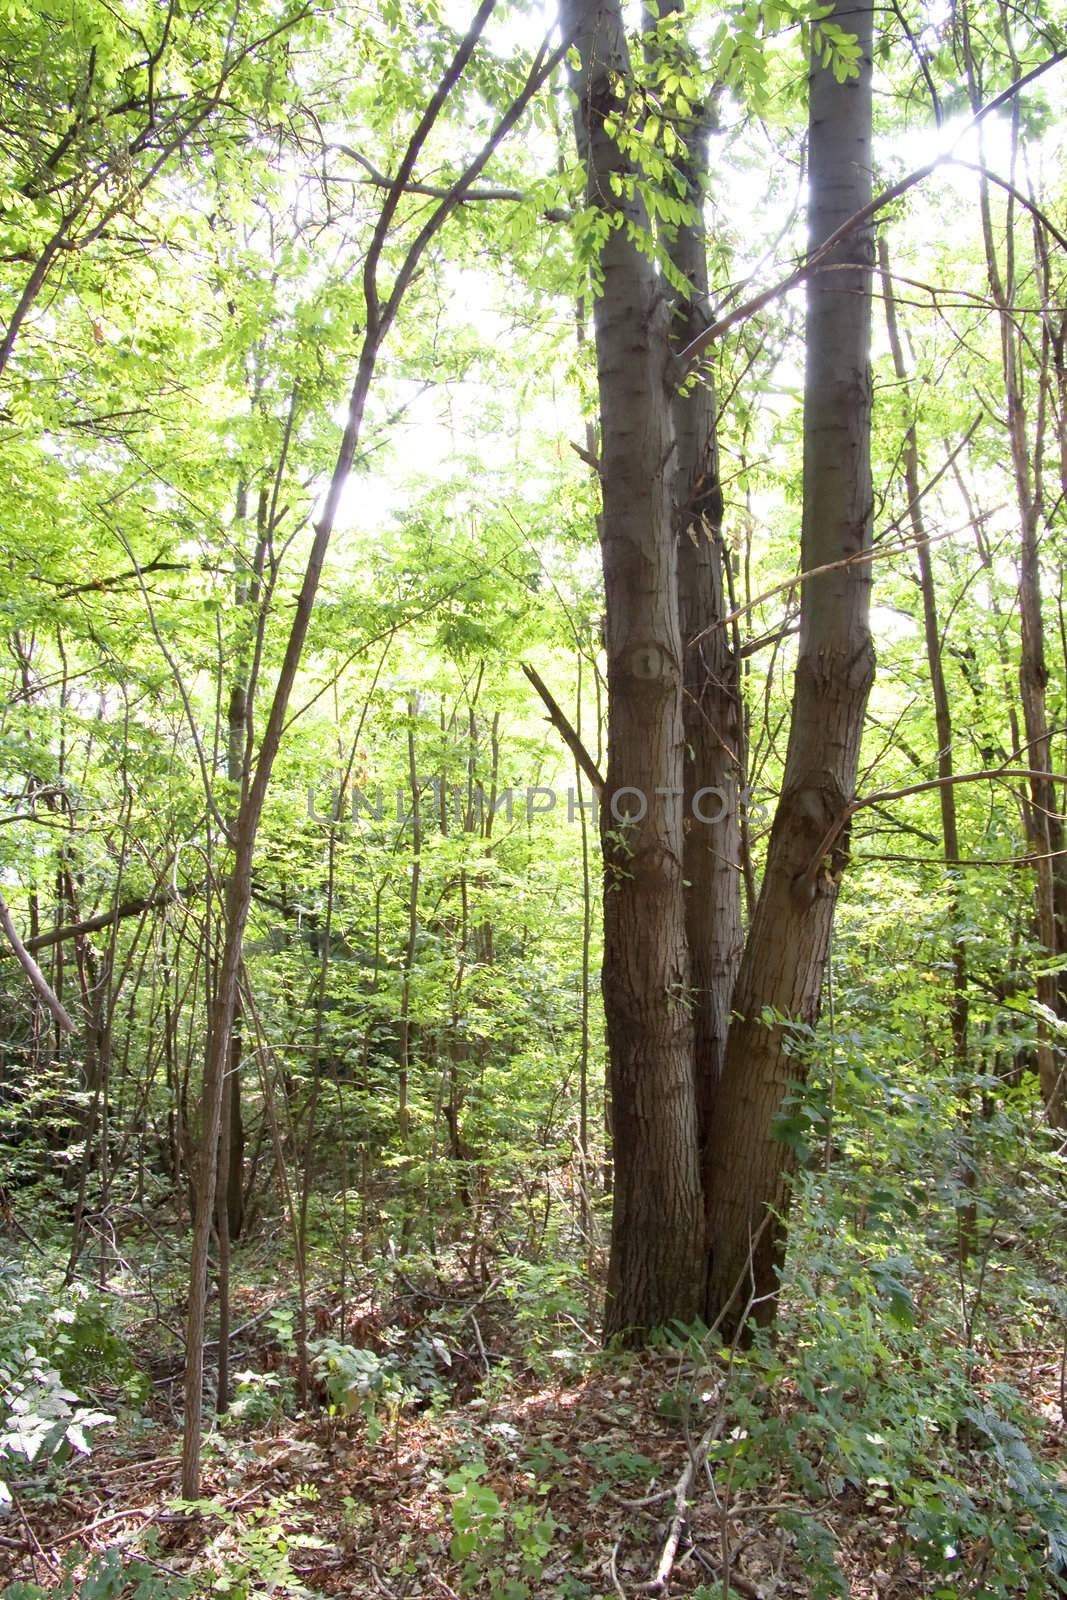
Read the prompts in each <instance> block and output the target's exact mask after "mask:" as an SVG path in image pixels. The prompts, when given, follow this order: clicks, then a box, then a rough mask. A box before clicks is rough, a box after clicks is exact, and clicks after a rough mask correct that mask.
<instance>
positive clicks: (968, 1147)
mask: <svg viewBox="0 0 1067 1600" xmlns="http://www.w3.org/2000/svg"><path fill="white" fill-rule="evenodd" d="M878 266H879V272H880V276H881V280H882V293H883V296H884V299H885V320H886V331H887V332H888V334H889V347H890V350H891V352H892V356H893V370H894V373H895V374H896V378H897V381H898V383H900V384H901V385H902V388H903V392H904V395H905V399H906V401H907V403H908V404H909V405H910V395H909V393H908V369H907V365H906V363H905V360H904V346H903V344H902V342H901V337H900V328H899V324H898V320H897V304H896V298H895V296H894V293H893V277H892V273H891V272H890V270H889V247H888V245H887V244H886V241H885V237H884V235H883V237H882V238H880V239H879V241H878ZM904 488H905V491H906V493H907V496H908V520H909V522H910V523H911V531H912V533H913V535H914V537H915V556H916V560H917V562H918V566H919V590H920V593H921V595H922V604H923V634H924V637H925V641H926V663H927V667H928V669H929V673H930V690H931V693H932V695H933V701H934V727H935V730H936V733H937V775H938V777H939V778H941V779H942V780H943V782H942V784H941V787H940V788H939V789H938V791H937V796H938V801H939V802H940V806H941V840H942V847H943V850H944V857H945V866H946V867H947V868H948V879H949V913H950V915H951V918H952V926H953V933H952V1000H951V1004H950V1008H949V1018H950V1024H951V1029H952V1055H953V1062H954V1066H955V1071H956V1080H957V1091H956V1092H957V1094H958V1095H959V1096H960V1119H961V1124H962V1127H961V1133H962V1139H963V1144H964V1147H965V1148H964V1173H963V1181H964V1185H965V1187H967V1188H968V1189H972V1190H973V1188H974V1186H975V1183H976V1180H977V1172H976V1170H975V1165H974V1156H973V1148H972V1146H973V1140H972V1136H971V1130H972V1125H973V1104H972V1102H973V1093H972V1085H971V1082H970V1076H971V1067H970V1053H969V1049H968V1019H969V1010H970V1007H969V1004H968V994H967V946H966V944H965V943H964V940H963V937H962V934H961V931H960V921H961V917H962V908H961V906H960V894H959V882H958V879H957V878H956V877H955V876H954V874H953V869H954V868H956V867H958V864H959V859H960V839H959V822H958V818H957V813H956V786H955V784H953V783H951V782H949V779H951V777H952V773H953V769H954V764H953V759H952V741H953V732H952V709H951V705H950V703H949V696H948V684H947V683H946V681H945V664H944V645H943V642H942V638H941V627H940V623H939V621H938V615H937V590H936V587H935V584H934V569H933V562H932V561H931V560H930V544H929V539H928V537H927V531H926V521H925V517H924V515H923V504H922V481H921V476H920V471H919V440H918V435H917V433H916V429H915V422H914V419H913V418H912V417H911V416H909V418H908V427H907V432H906V433H905V436H904ZM958 1214H959V1218H960V1244H961V1248H962V1249H963V1251H964V1254H965V1255H967V1254H969V1253H970V1242H971V1241H973V1238H974V1230H975V1226H976V1222H977V1212H976V1209H975V1204H974V1201H973V1200H970V1201H969V1202H968V1204H967V1205H966V1206H961V1207H960V1208H959V1210H958Z"/></svg>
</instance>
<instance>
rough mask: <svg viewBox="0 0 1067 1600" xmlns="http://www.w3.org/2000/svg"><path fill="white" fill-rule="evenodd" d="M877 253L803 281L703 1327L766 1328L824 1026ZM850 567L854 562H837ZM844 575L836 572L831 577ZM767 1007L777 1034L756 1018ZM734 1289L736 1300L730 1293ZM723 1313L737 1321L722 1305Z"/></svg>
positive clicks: (848, 718)
mask: <svg viewBox="0 0 1067 1600" xmlns="http://www.w3.org/2000/svg"><path fill="white" fill-rule="evenodd" d="M832 20H835V21H836V22H837V23H838V25H839V26H840V27H842V28H844V29H845V31H846V32H848V33H850V34H855V35H856V36H857V38H858V39H859V42H860V46H861V52H862V59H861V62H860V66H859V73H858V76H856V77H852V78H849V79H848V80H847V81H846V82H844V83H839V82H838V81H837V79H836V78H835V76H834V73H833V71H832V69H830V68H828V67H824V66H823V65H822V64H821V53H820V51H819V49H818V47H816V49H815V51H814V58H813V65H812V71H811V99H810V118H809V121H810V127H809V165H810V200H809V207H808V236H809V241H810V244H811V246H812V247H815V246H817V245H819V244H820V243H821V242H822V241H823V240H824V239H826V238H827V237H828V236H829V235H830V234H831V233H832V232H833V231H834V230H835V229H836V228H838V227H839V226H840V225H841V224H842V223H844V222H845V221H846V220H847V219H848V218H849V217H851V216H852V215H854V213H855V212H857V211H859V210H860V208H861V207H863V206H864V205H866V204H867V202H868V201H869V200H870V198H871V46H872V11H871V8H870V5H869V4H861V5H855V4H853V3H851V0H838V4H837V6H836V9H835V11H834V13H833V14H832ZM872 259H873V249H872V240H871V236H870V233H869V232H868V231H866V230H863V231H856V232H853V233H852V234H850V235H848V236H847V238H846V239H845V241H844V242H843V243H842V244H841V245H840V246H839V247H838V249H837V250H836V252H835V253H834V255H833V256H832V257H831V259H830V263H829V267H830V270H824V271H821V272H819V273H816V274H815V275H814V276H813V277H812V278H810V279H809V281H808V310H807V376H806V385H805V397H804V513H803V529H802V539H801V560H802V566H803V570H804V571H805V572H810V571H811V570H812V569H814V568H819V567H824V566H826V565H828V564H833V563H837V565H836V566H834V569H833V570H831V571H829V572H824V573H822V574H820V575H819V576H818V577H810V578H807V579H805V581H804V585H803V592H802V602H801V626H800V644H799V656H798V661H797V671H796V679H795V685H794V691H793V717H792V724H791V727H790V735H789V746H788V750H787V754H786V766H785V775H784V780H783V786H782V796H781V800H780V802H779V805H778V810H777V814H776V816H775V820H774V825H773V828H772V832H771V839H770V845H769V850H768V857H767V866H766V870H765V872H764V878H763V884H762V888H761V890H760V896H759V901H758V903H757V906H756V912H755V916H754V918H753V923H752V927H751V930H750V932H749V936H748V940H747V943H746V947H745V953H744V956H743V958H742V962H741V971H740V974H739V977H738V983H737V989H736V991H735V995H734V1012H735V1020H734V1022H733V1024H732V1026H731V1029H730V1037H729V1042H728V1045H727V1051H726V1064H725V1068H724V1072H723V1079H722V1083H721V1085H720V1088H719V1092H718V1095H717V1097H716V1111H715V1118H714V1121H713V1125H712V1129H711V1142H710V1146H709V1158H710V1159H709V1181H710V1189H709V1196H708V1201H709V1215H710V1219H711V1228H712V1258H711V1268H710V1274H709V1285H708V1299H707V1304H706V1307H705V1315H706V1316H708V1317H709V1318H711V1317H714V1316H716V1315H718V1314H719V1313H725V1321H726V1323H727V1324H729V1323H730V1321H731V1320H732V1318H733V1319H735V1318H736V1316H737V1314H738V1312H739V1311H740V1310H741V1309H743V1307H744V1305H745V1304H746V1303H747V1302H748V1300H749V1299H750V1298H751V1299H752V1300H753V1302H754V1315H755V1316H756V1317H758V1318H761V1319H762V1320H770V1318H771V1317H772V1316H773V1305H774V1295H775V1292H776V1289H777V1282H778V1269H779V1267H780V1265H781V1261H782V1257H783V1254H784V1247H785V1225H784V1220H783V1219H784V1215H785V1208H786V1205H787V1199H788V1188H789V1182H788V1180H789V1175H790V1172H791V1169H792V1166H793V1155H792V1151H791V1150H790V1148H789V1147H788V1146H787V1145H786V1144H784V1143H783V1142H782V1141H781V1140H780V1139H778V1138H776V1136H775V1132H776V1130H775V1119H776V1117H777V1115H778V1113H779V1111H780V1110H781V1107H782V1103H783V1100H784V1099H785V1096H786V1093H787V1086H788V1083H789V1081H790V1080H791V1079H795V1078H797V1077H799V1076H800V1074H801V1070H802V1069H801V1067H800V1063H799V1062H798V1060H797V1058H796V1057H795V1056H790V1055H787V1054H786V1051H785V1048H784V1046H785V1036H786V1032H787V1029H788V1024H789V1022H802V1023H811V1022H813V1021H814V1020H815V1018H816V1017H817V1015H818V1010H819V1002H820V998H821V994H822V984H823V974H824V970H825V965H826V958H827V953H828V949H829V942H830V933H831V928H832V924H833V915H834V907H835V904H836V901H837V891H838V882H839V879H840V875H841V871H842V870H843V867H844V855H843V852H842V850H841V849H840V847H839V848H838V849H837V850H835V851H834V853H833V854H832V855H831V856H830V857H828V858H822V859H821V847H822V844H823V841H824V840H825V839H826V837H827V835H828V833H829V831H830V829H831V827H832V825H833V824H834V822H835V820H836V819H837V818H839V817H840V815H841V812H842V811H843V809H844V807H845V806H846V805H847V804H848V802H849V801H850V800H851V799H852V796H853V791H854V787H855V782H856V772H857V763H858V759H859V748H860V737H861V734H862V731H863V719H864V712H865V709H866V704H867V696H868V693H869V690H870V685H871V681H872V677H873V673H874V652H873V648H872V644H871V637H870V630H869V626H868V615H869V608H870V582H871V571H870V563H869V561H868V560H865V559H863V556H864V553H865V552H866V551H868V550H869V548H870V544H871V526H872V493H871V470H870V423H871V379H870V371H869V354H870V323H871V268H872ZM856 557H859V558H860V559H859V560H852V561H851V562H850V560H849V558H856ZM841 563H848V564H845V565H842V564H841ZM768 1008H771V1009H773V1012H774V1013H775V1014H776V1015H777V1016H778V1017H779V1018H780V1019H782V1020H777V1021H776V1020H770V1019H767V1020H765V1013H766V1012H767V1010H768ZM739 1286H740V1287H739ZM731 1306H732V1308H733V1309H732V1311H731V1310H730V1309H728V1308H730V1307H731Z"/></svg>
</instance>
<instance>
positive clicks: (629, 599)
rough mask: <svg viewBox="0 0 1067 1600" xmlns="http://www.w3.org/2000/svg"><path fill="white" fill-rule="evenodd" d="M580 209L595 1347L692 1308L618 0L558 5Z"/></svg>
mask: <svg viewBox="0 0 1067 1600" xmlns="http://www.w3.org/2000/svg"><path fill="white" fill-rule="evenodd" d="M560 12H561V21H562V24H563V29H564V32H565V34H567V35H569V36H571V37H572V38H573V40H574V43H575V46H576V47H577V50H578V55H579V60H580V66H579V68H578V69H577V70H576V71H575V73H574V74H573V77H572V87H573V89H574V92H575V94H576V97H577V110H576V131H577V137H578V146H579V150H580V151H581V153H582V155H583V158H584V159H585V162H586V168H587V185H588V187H587V193H588V199H589V203H590V204H591V205H592V206H593V207H595V208H596V209H597V210H598V211H599V212H600V214H601V216H602V218H603V219H604V221H605V223H606V224H607V232H606V237H605V239H604V242H603V245H602V248H601V251H600V259H599V267H600V272H601V274H602V279H603V282H602V288H601V292H600V294H599V295H598V297H597V301H596V307H595V313H594V326H595V333H596V353H597V369H598V376H599V385H600V412H601V453H600V475H601V483H602V490H603V518H602V525H601V552H602V559H603V568H604V588H605V606H606V612H607V622H606V630H605V631H606V640H605V645H606V654H607V678H608V761H607V775H606V783H605V790H604V796H603V806H602V809H601V833H602V838H603V845H604V862H605V887H604V966H603V990H604V1007H605V1016H606V1022H607V1035H608V1054H609V1062H610V1083H611V1096H612V1105H613V1107H614V1113H613V1131H614V1152H615V1163H616V1167H615V1170H616V1182H615V1187H614V1194H613V1214H612V1233H611V1256H610V1264H609V1269H608V1297H607V1309H606V1315H605V1332H606V1334H607V1335H609V1336H610V1335H612V1334H623V1335H625V1336H627V1337H635V1336H638V1337H639V1336H640V1331H641V1330H643V1329H647V1328H649V1327H653V1326H655V1325H657V1324H661V1323H663V1322H666V1321H668V1320H669V1319H670V1318H672V1317H682V1318H688V1317H692V1316H694V1315H695V1314H696V1312H697V1311H698V1309H699V1299H700V1296H699V1278H700V1263H701V1260H702V1233H703V1206H702V1196H701V1186H700V1171H699V1159H698V1149H697V1110H696V1096H695V1089H694V1078H693V1021H692V1017H691V1014H690V1009H689V1000H690V997H689V983H690V973H689V958H688V948H687V939H686V925H685V921H686V913H685V891H684V883H683V876H684V874H683V854H684V834H683V827H682V793H683V788H684V782H685V770H684V769H685V762H684V747H685V728H684V722H683V714H682V681H683V673H684V665H683V649H682V641H681V634H680V630H679V622H678V593H677V557H676V540H675V536H674V518H673V505H672V495H671V473H670V463H671V456H672V452H673V449H674V438H673V427H672V419H671V387H670V370H669V368H670V342H669V332H670V330H669V311H668V307H667V305H666V302H665V299H664V293H663V287H662V283H661V281H660V279H659V277H658V274H657V273H656V271H655V268H654V265H653V263H652V261H651V260H650V258H649V256H648V255H647V254H644V253H643V252H642V251H641V250H640V248H639V247H638V244H637V242H636V240H635V235H636V236H638V237H639V236H640V235H641V234H643V233H647V230H648V217H647V215H646V212H645V209H644V205H643V203H642V201H641V199H640V197H639V194H638V192H637V190H636V187H635V177H636V169H635V166H634V163H633V162H632V160H631V159H630V158H629V156H628V155H627V154H626V153H624V151H623V150H622V149H620V146H619V143H618V142H617V141H616V139H615V138H614V137H612V134H611V133H610V132H609V131H608V127H607V126H606V125H605V120H606V119H607V118H611V117H614V118H619V117H622V118H625V116H626V114H627V108H626V100H625V99H624V98H623V99H620V98H619V97H618V96H617V95H616V93H615V88H616V84H619V83H621V84H623V85H625V84H626V83H627V82H628V81H629V79H630V75H631V74H630V59H629V53H628V48H627V42H626V34H625V30H624V27H623V19H622V12H621V8H620V5H619V4H618V0H563V4H562V5H561V8H560Z"/></svg>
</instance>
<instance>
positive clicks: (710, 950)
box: [645, 0, 743, 1185]
mask: <svg viewBox="0 0 1067 1600" xmlns="http://www.w3.org/2000/svg"><path fill="white" fill-rule="evenodd" d="M681 9H682V6H681V0H662V3H661V5H660V15H661V16H663V17H666V16H668V15H671V14H674V13H677V12H679V11H681ZM645 37H646V50H647V53H648V54H649V56H650V58H651V59H653V60H655V59H656V58H657V57H658V58H660V59H662V57H663V56H665V55H666V56H669V57H670V58H673V59H674V60H675V61H676V62H677V65H678V66H679V67H681V68H682V69H683V70H684V69H685V68H686V67H687V66H688V63H687V62H686V60H685V50H684V48H683V47H681V46H680V45H679V43H678V40H677V35H676V34H675V33H673V32H668V33H666V34H665V35H664V36H663V37H662V38H659V39H657V36H656V32H655V29H654V25H653V24H652V22H651V18H649V17H646V35H645ZM713 120H714V118H713V112H712V109H711V107H709V106H696V107H694V109H693V112H692V117H691V121H690V122H689V123H687V124H686V125H685V126H684V127H683V128H682V129H681V130H680V131H681V132H682V134H683V136H684V138H685V141H686V149H685V153H684V154H683V155H681V156H679V157H676V158H675V170H676V172H677V173H678V174H679V175H680V176H681V177H682V178H683V179H684V182H685V188H684V191H683V192H682V194H681V198H682V199H684V200H685V201H686V203H687V204H688V205H689V206H691V207H692V209H693V215H692V217H691V219H690V220H688V221H686V222H683V223H680V224H679V225H678V227H677V230H676V231H675V233H674V236H673V238H669V239H668V240H667V253H668V255H669V256H670V259H671V261H672V263H673V264H674V266H675V268H676V269H677V271H678V273H679V274H680V275H681V277H682V278H683V279H684V281H685V283H686V285H687V286H688V287H687V289H686V290H682V289H680V288H676V289H675V291H674V298H673V305H672V307H671V316H672V320H671V334H672V337H673V341H674V345H675V348H677V349H684V348H685V347H686V346H687V345H688V344H690V343H691V342H692V341H693V340H694V339H695V338H696V337H697V335H698V334H700V333H702V332H703V331H704V329H705V328H707V327H708V326H710V323H711V313H710V301H709V294H708V263H707V247H706V241H705V232H704V215H703V211H704V195H705V189H706V184H707V166H708V140H709V137H710V135H711V131H712V126H713ZM671 409H672V423H673V428H674V439H675V451H674V456H673V458H672V468H673V483H672V494H673V502H674V518H675V529H676V533H677V538H678V618H679V626H680V628H681V634H682V643H683V647H684V650H685V669H684V675H683V699H682V722H683V727H684V730H685V776H684V784H683V787H684V790H685V794H684V801H683V805H684V813H683V814H684V828H685V846H684V856H683V870H684V877H685V885H686V933H687V937H688V941H689V961H690V982H691V992H692V1014H693V1034H694V1038H693V1050H694V1060H693V1066H694V1074H695V1080H696V1096H697V1117H698V1124H699V1139H700V1149H701V1164H702V1167H703V1169H704V1174H703V1178H704V1183H705V1185H706V1183H707V1178H708V1172H707V1160H708V1150H709V1145H710V1138H711V1122H712V1118H713V1116H714V1103H715V1092H716V1090H717V1088H718V1084H719V1080H720V1078H721V1077H722V1069H723V1063H724V1061H725V1057H726V1041H727V1036H728V1033H729V1027H730V1006H731V1002H732V998H733V992H734V984H735V982H736V981H737V971H738V966H739V964H740V959H741V947H742V931H741V833H740V820H739V811H740V794H741V789H742V786H743V773H742V760H741V758H742V749H743V741H742V730H741V694H740V677H739V673H738V663H737V660H736V658H735V656H734V653H733V650H732V649H731V639H730V635H729V634H728V632H727V630H726V628H725V627H724V626H722V621H723V618H724V617H725V616H726V614H727V611H728V609H729V607H728V605H727V603H726V598H725V596H726V592H727V588H726V582H725V571H724V569H725V564H726V562H727V560H728V559H729V557H728V554H727V552H726V551H725V549H724V547H723V539H722V517H723V499H722V488H721V485H720V478H719V450H718V440H717V436H716V420H717V419H716V409H715V387H714V381H713V378H712V374H711V370H710V365H709V366H707V367H705V368H703V369H702V370H700V371H699V372H698V373H697V374H696V375H695V376H694V378H693V380H692V381H691V382H690V383H688V384H686V385H684V386H680V387H678V388H677V389H676V390H675V393H674V398H673V403H672V408H671Z"/></svg>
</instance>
